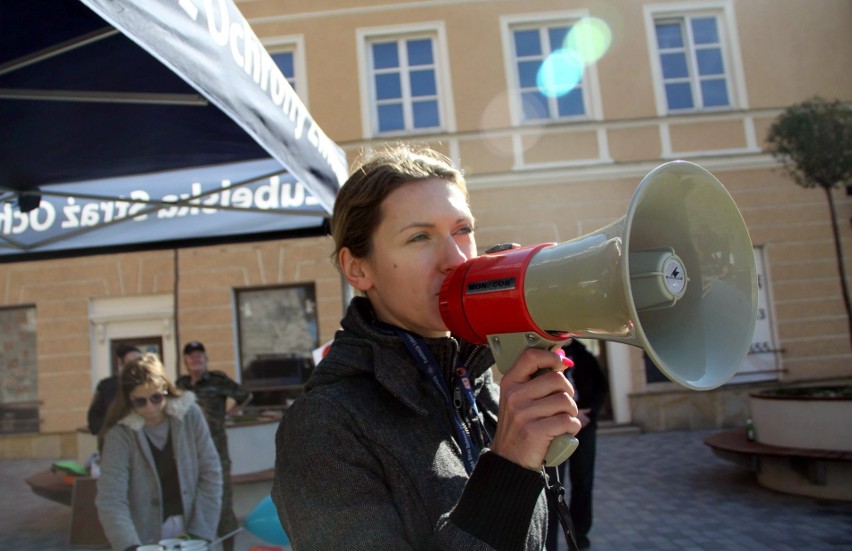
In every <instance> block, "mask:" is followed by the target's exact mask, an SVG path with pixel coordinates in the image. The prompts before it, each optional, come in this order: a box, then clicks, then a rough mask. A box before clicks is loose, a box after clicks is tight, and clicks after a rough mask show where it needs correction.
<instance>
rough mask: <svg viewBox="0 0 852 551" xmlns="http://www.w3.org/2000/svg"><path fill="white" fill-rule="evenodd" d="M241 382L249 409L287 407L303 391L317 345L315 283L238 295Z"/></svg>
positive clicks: (252, 291) (256, 290) (236, 292)
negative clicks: (249, 398)
mask: <svg viewBox="0 0 852 551" xmlns="http://www.w3.org/2000/svg"><path fill="white" fill-rule="evenodd" d="M235 295H236V308H237V331H238V334H239V361H240V375H241V382H242V384H243V386H244V387H246V388H247V389H249V390H251V391H252V392H253V393H254V399H253V400H252V403H251V406H252V407H257V408H264V409H267V408H271V409H274V408H285V407H287V404H288V400H291V399H294V398H295V397H296V396H298V395H299V394H300V393H301V392H302V386H303V385H304V383H305V381H306V380H307V378H308V376H309V375H310V373H311V370H312V369H313V365H314V364H313V359H312V352H313V350H314V349H315V348H317V347H318V346H319V325H318V322H317V311H316V290H315V288H314V285H313V283H310V284H304V285H292V286H287V287H272V288H262V289H242V290H236V291H235Z"/></svg>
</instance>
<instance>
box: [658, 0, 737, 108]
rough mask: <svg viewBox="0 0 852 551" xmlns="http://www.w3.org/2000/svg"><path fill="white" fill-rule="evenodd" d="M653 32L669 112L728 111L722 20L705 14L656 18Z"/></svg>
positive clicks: (726, 71) (729, 93)
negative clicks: (726, 109)
mask: <svg viewBox="0 0 852 551" xmlns="http://www.w3.org/2000/svg"><path fill="white" fill-rule="evenodd" d="M654 30H655V33H656V45H657V55H658V56H659V63H660V73H661V78H662V86H663V89H664V90H665V98H666V105H667V107H668V111H669V112H678V111H700V110H712V109H725V108H730V107H731V106H732V104H733V102H732V98H731V77H730V68H729V67H728V63H727V62H726V52H725V46H724V37H723V32H724V29H723V26H722V19H721V18H720V17H718V16H716V15H707V14H703V15H685V16H677V17H670V16H666V17H657V18H655V19H654Z"/></svg>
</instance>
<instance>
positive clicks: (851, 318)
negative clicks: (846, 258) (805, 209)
mask: <svg viewBox="0 0 852 551" xmlns="http://www.w3.org/2000/svg"><path fill="white" fill-rule="evenodd" d="M823 189H824V190H825V195H826V197H827V198H828V208H829V209H830V210H831V231H832V232H833V233H834V250H835V252H836V253H837V269H838V271H839V272H840V287H841V289H842V291H843V303H844V304H845V305H846V319H847V320H848V323H849V343H850V345H852V304H850V302H849V288H848V286H847V284H846V266H845V264H844V263H843V247H842V246H841V243H840V230H839V229H838V227H837V215H836V214H835V212H834V196H833V195H832V194H831V188H830V187H823Z"/></svg>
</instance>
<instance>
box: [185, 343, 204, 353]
mask: <svg viewBox="0 0 852 551" xmlns="http://www.w3.org/2000/svg"><path fill="white" fill-rule="evenodd" d="M195 351H199V352H207V351H206V350H205V349H204V345H203V344H201V343H200V342H198V341H189V342H188V343H186V345H184V347H183V353H184V354H192V353H193V352H195Z"/></svg>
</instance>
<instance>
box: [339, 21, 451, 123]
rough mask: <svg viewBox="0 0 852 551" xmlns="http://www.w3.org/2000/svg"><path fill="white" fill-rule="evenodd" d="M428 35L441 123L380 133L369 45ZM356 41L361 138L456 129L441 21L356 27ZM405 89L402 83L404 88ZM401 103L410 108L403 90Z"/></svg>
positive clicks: (444, 29) (445, 42)
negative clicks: (430, 43)
mask: <svg viewBox="0 0 852 551" xmlns="http://www.w3.org/2000/svg"><path fill="white" fill-rule="evenodd" d="M418 37H428V38H431V39H432V43H433V45H434V51H433V52H432V55H433V57H434V60H435V81H436V82H435V85H436V90H437V94H436V95H437V102H438V116H439V117H440V119H441V120H440V126H439V127H438V128H427V129H417V128H413V129H411V128H406V129H402V130H395V131H392V132H379V130H378V110H377V109H376V107H377V104H376V99H375V97H376V91H375V85H374V81H373V73H372V67H371V63H370V51H369V45H370V44H371V43H372V42H375V41H379V40H382V41H400V40H407V39H410V38H418ZM356 44H357V55H358V66H359V67H360V70H359V71H358V75H359V88H360V92H361V132H362V135H363V136H364V138H367V139H369V138H376V137H389V136H417V135H424V134H437V133H444V132H449V133H452V132H455V130H456V122H455V106H454V104H453V96H452V89H453V88H452V83H451V79H450V61H449V55H448V48H447V32H446V26H445V25H444V23H443V22H442V21H431V22H424V23H418V24H411V25H394V26H387V27H365V28H360V29H357V30H356ZM405 89H406V85H405V84H404V88H403V90H405ZM403 105H404V107H405V108H406V109H408V108H410V107H411V101H410V97H408V98H406V97H405V92H403Z"/></svg>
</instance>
